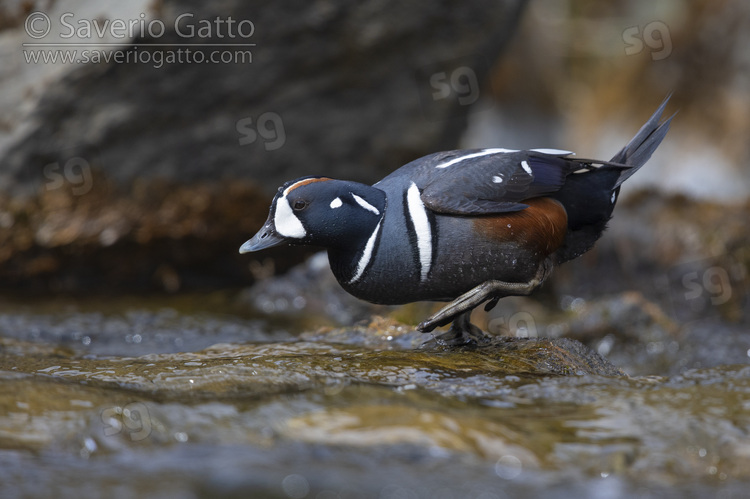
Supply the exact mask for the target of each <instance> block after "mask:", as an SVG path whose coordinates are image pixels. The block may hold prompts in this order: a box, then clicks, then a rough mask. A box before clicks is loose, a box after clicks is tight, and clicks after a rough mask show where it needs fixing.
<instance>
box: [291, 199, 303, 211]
mask: <svg viewBox="0 0 750 499" xmlns="http://www.w3.org/2000/svg"><path fill="white" fill-rule="evenodd" d="M306 207H307V201H305V200H304V199H298V200H297V201H295V202H294V204H293V205H292V209H294V211H300V210H304V209H305V208H306Z"/></svg>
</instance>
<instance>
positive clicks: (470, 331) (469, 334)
mask: <svg viewBox="0 0 750 499" xmlns="http://www.w3.org/2000/svg"><path fill="white" fill-rule="evenodd" d="M435 340H437V342H438V343H439V344H443V345H448V346H452V347H453V346H461V345H481V344H484V343H488V342H489V341H490V336H489V335H487V333H485V332H484V331H482V330H481V329H479V328H478V327H477V326H475V325H474V324H472V323H471V310H469V311H468V312H464V313H463V314H461V315H459V316H458V317H456V318H455V319H453V324H451V328H450V329H449V330H448V331H447V332H445V333H443V334H441V335H438V336H436V337H435Z"/></svg>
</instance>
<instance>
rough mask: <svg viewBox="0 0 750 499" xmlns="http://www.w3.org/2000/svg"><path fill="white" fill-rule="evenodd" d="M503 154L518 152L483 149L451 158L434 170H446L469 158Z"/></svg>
mask: <svg viewBox="0 0 750 499" xmlns="http://www.w3.org/2000/svg"><path fill="white" fill-rule="evenodd" d="M504 152H518V150H516V149H503V148H495V149H483V150H481V151H479V152H474V153H471V154H465V155H464V156H459V157H457V158H453V159H452V160H450V161H446V162H445V163H440V164H439V165H437V166H436V167H435V168H448V167H449V166H452V165H455V164H456V163H459V162H461V161H464V160H466V159H471V158H479V157H481V156H489V155H490V154H500V153H504Z"/></svg>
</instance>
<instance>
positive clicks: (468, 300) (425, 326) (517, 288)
mask: <svg viewBox="0 0 750 499" xmlns="http://www.w3.org/2000/svg"><path fill="white" fill-rule="evenodd" d="M551 270H552V265H551V262H550V261H549V260H545V261H544V263H542V264H541V265H540V266H539V269H538V270H537V273H536V275H535V276H534V278H533V279H531V280H530V281H529V282H504V281H486V282H483V283H482V284H480V285H479V286H477V287H476V288H474V289H472V290H470V291H467V292H466V293H464V294H462V295H461V296H459V297H458V298H456V299H455V300H453V301H452V302H450V303H449V304H448V305H446V306H445V307H443V308H441V309H440V310H439V311H438V312H437V313H435V314H433V315H432V316H430V317H428V318H427V319H425V320H424V321H422V322H421V323H420V324H419V326H417V329H419V330H420V331H422V332H423V333H428V332H430V331H432V330H433V329H435V328H436V327H439V326H444V325H446V324H448V323H449V322H451V321H454V327H456V326H457V327H459V328H461V327H462V326H464V325H465V323H469V315H470V314H471V311H472V310H473V309H474V308H475V307H477V306H478V305H480V304H482V303H483V302H485V301H487V300H489V299H494V298H498V297H505V296H525V295H529V294H531V292H532V291H534V290H535V289H536V288H537V287H539V286H540V285H541V284H542V283H543V282H544V280H545V279H546V278H547V276H548V275H549V273H550V271H551ZM463 315H465V316H466V317H465V318H464V317H463ZM457 322H458V325H457V324H456V323H457ZM469 325H470V326H471V324H470V323H469ZM454 327H451V331H453V328H454ZM471 327H472V328H476V326H471ZM477 329H478V328H477ZM449 333H450V331H449Z"/></svg>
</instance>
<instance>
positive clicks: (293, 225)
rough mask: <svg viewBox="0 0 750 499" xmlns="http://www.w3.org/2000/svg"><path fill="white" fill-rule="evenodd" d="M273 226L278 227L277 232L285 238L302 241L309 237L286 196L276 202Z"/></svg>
mask: <svg viewBox="0 0 750 499" xmlns="http://www.w3.org/2000/svg"><path fill="white" fill-rule="evenodd" d="M273 225H274V227H276V232H277V233H279V235H282V236H284V237H292V238H295V239H302V238H303V237H305V236H306V235H307V231H305V227H304V226H303V225H302V222H300V219H299V218H297V215H295V214H294V211H292V207H291V206H290V205H289V200H288V199H287V198H286V195H284V196H281V197H280V198H279V199H278V200H277V201H276V211H275V212H274V214H273Z"/></svg>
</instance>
